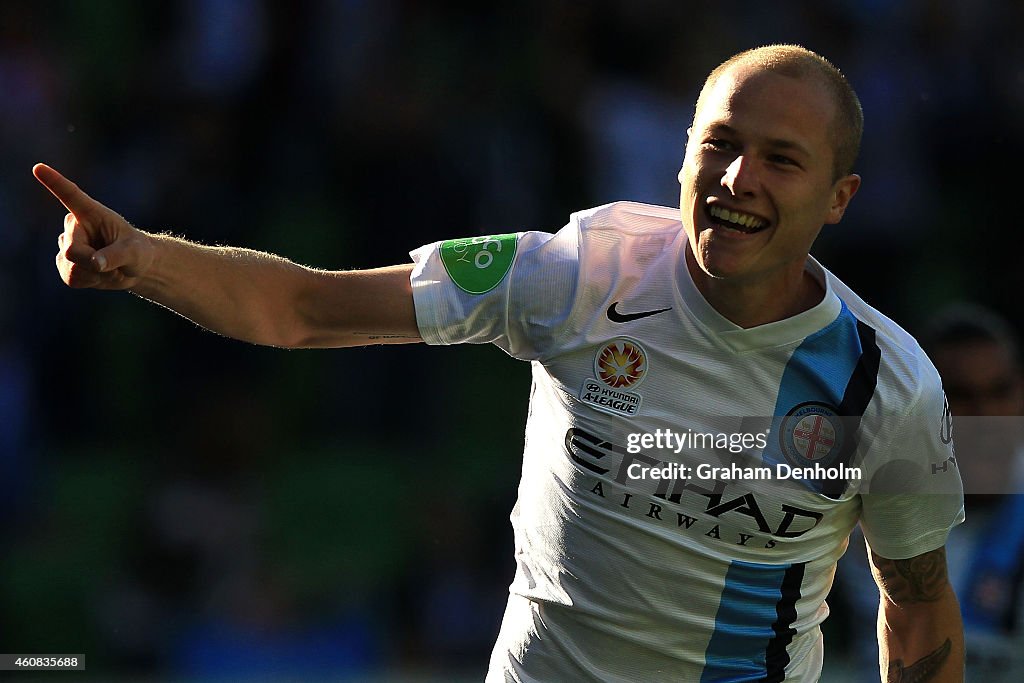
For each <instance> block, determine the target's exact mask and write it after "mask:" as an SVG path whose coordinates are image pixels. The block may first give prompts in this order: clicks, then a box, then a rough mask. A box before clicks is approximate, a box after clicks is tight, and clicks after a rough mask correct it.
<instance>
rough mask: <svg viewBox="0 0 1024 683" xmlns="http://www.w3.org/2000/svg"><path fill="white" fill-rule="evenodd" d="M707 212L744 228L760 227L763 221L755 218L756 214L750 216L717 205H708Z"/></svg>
mask: <svg viewBox="0 0 1024 683" xmlns="http://www.w3.org/2000/svg"><path fill="white" fill-rule="evenodd" d="M709 212H710V213H711V215H712V216H714V217H715V218H719V219H721V220H723V221H728V222H730V223H735V224H736V225H740V226H742V227H744V228H752V229H755V228H760V227H761V226H762V225H764V221H762V220H761V219H760V218H757V217H756V216H751V215H750V214H746V213H739V212H737V211H729V210H728V209H723V208H721V207H718V206H712V207H710V208H709Z"/></svg>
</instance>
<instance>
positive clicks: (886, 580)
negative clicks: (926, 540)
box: [871, 548, 948, 666]
mask: <svg viewBox="0 0 1024 683" xmlns="http://www.w3.org/2000/svg"><path fill="white" fill-rule="evenodd" d="M871 564H872V565H873V569H874V574H875V580H876V581H878V586H879V587H880V588H881V589H882V592H883V593H884V594H885V595H887V596H888V597H889V598H890V599H891V600H892V601H893V602H895V603H897V604H901V603H902V604H905V603H908V602H935V601H936V600H938V599H939V598H941V597H942V595H943V593H944V592H945V589H946V586H947V585H948V581H947V578H946V549H945V548H938V549H937V550H933V551H931V552H927V553H924V554H922V555H918V556H917V557H911V558H910V559H909V560H889V559H886V558H884V557H881V556H880V555H878V554H876V553H875V552H874V551H872V552H871ZM915 666H916V665H915Z"/></svg>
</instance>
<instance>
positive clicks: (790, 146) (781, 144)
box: [708, 123, 812, 157]
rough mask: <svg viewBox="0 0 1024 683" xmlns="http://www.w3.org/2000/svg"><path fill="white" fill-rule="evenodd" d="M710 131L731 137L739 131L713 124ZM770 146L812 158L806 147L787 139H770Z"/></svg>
mask: <svg viewBox="0 0 1024 683" xmlns="http://www.w3.org/2000/svg"><path fill="white" fill-rule="evenodd" d="M708 131H709V132H712V133H715V132H720V133H727V134H729V135H737V134H738V131H737V130H736V129H735V128H733V127H732V126H730V125H729V124H727V123H713V124H711V125H710V126H708ZM768 145H769V146H770V147H772V148H773V149H783V150H794V151H797V152H799V153H801V154H803V155H804V156H805V157H811V156H812V154H811V153H810V151H808V149H807V148H806V147H804V146H803V145H801V144H800V143H799V142H796V141H794V140H786V139H785V138H769V139H768Z"/></svg>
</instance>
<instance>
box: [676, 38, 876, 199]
mask: <svg viewBox="0 0 1024 683" xmlns="http://www.w3.org/2000/svg"><path fill="white" fill-rule="evenodd" d="M745 66H752V67H755V68H757V69H759V70H762V71H771V72H773V73H777V74H780V75H783V76H788V77H790V78H807V77H808V76H818V77H820V78H821V80H822V82H823V83H824V84H825V86H826V88H827V89H828V92H829V94H830V95H831V96H832V101H833V102H834V103H835V106H836V115H835V118H834V119H833V121H832V122H831V131H830V134H831V138H832V147H833V166H832V172H833V176H834V177H833V180H838V179H839V178H842V177H843V176H845V175H848V174H849V173H852V172H853V165H854V163H855V162H856V161H857V155H858V154H859V153H860V139H861V135H863V133H864V110H863V109H862V108H861V106H860V99H859V98H858V97H857V93H856V92H854V90H853V87H852V86H851V85H850V82H849V81H847V80H846V76H844V75H843V74H842V72H840V71H839V69H838V68H836V66H835V65H834V64H832V62H830V61H828V60H827V59H825V58H824V57H822V56H821V55H819V54H818V53H816V52H812V51H811V50H808V49H807V48H805V47H803V46H801V45H765V46H763V47H756V48H753V49H750V50H746V51H744V52H740V53H739V54H736V55H733V56H732V57H730V58H729V59H727V60H725V61H724V62H722V63H721V64H719V65H718V66H717V67H715V69H714V70H713V71H712V72H711V73H710V74H708V77H707V80H705V81H704V87H703V88H701V91H700V96H699V97H698V98H697V106H696V109H695V112H699V111H700V108H701V105H702V104H703V101H704V97H705V95H706V94H707V93H708V92H710V90H711V88H712V87H713V86H714V85H715V83H717V82H718V79H719V78H720V77H721V76H722V74H724V73H726V72H727V71H729V70H730V69H732V68H733V67H745ZM694 118H696V113H695V114H694Z"/></svg>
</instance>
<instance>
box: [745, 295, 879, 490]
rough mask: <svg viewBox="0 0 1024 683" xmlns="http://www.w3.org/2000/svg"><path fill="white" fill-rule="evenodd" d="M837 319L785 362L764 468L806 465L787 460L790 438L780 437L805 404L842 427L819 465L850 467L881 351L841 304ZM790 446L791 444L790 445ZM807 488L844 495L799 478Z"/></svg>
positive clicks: (831, 485)
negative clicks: (831, 413) (820, 407)
mask: <svg viewBox="0 0 1024 683" xmlns="http://www.w3.org/2000/svg"><path fill="white" fill-rule="evenodd" d="M841 303H842V307H841V309H840V311H839V315H838V316H837V317H836V319H835V320H834V321H833V322H832V323H831V324H830V325H829V326H828V327H825V328H823V329H821V330H819V331H818V332H815V333H814V334H812V335H810V336H808V337H807V338H805V339H804V340H803V342H801V344H800V346H798V347H797V348H796V350H795V351H794V352H793V354H792V355H791V356H790V358H789V362H788V363H786V368H785V370H783V373H782V380H781V381H780V382H779V394H778V397H777V398H776V399H775V410H774V416H775V419H774V420H773V421H772V432H773V433H774V435H775V436H774V437H773V438H769V440H768V446H767V447H766V448H765V449H764V452H763V454H762V460H763V462H764V464H766V465H769V466H773V465H776V464H779V463H786V462H787V461H788V462H789V463H790V464H793V465H797V466H800V465H802V464H810V463H809V462H808V463H801V462H797V461H795V460H792V459H787V456H786V454H785V453H784V452H783V448H784V447H783V445H782V443H781V441H783V440H785V439H787V438H791V437H787V435H786V434H785V433H784V430H783V427H784V424H785V418H786V416H788V415H790V414H791V413H792V412H793V411H794V410H795V409H797V408H800V407H801V406H806V405H807V404H823V406H825V407H827V409H828V410H830V411H835V412H834V417H833V418H832V419H833V420H838V422H836V423H835V425H836V426H838V427H841V428H842V429H841V432H842V434H841V438H842V440H841V442H840V443H839V444H838V450H836V451H835V452H834V453H833V454H831V455H829V456H828V457H827V458H826V460H824V461H822V462H821V463H820V464H821V465H823V466H826V467H828V466H832V465H836V464H838V463H839V462H843V463H844V464H847V465H849V464H850V462H849V461H850V458H851V457H852V456H853V454H854V451H855V449H856V444H857V440H858V434H857V431H858V428H859V426H860V417H861V416H862V415H863V414H864V410H865V408H866V407H867V405H868V402H869V401H870V400H871V397H872V396H873V395H874V392H875V384H876V382H877V378H878V364H879V355H880V352H879V349H878V346H877V344H876V343H875V331H874V330H873V329H872V328H870V327H869V326H867V325H865V324H864V323H862V322H860V321H858V320H857V318H856V317H854V315H853V313H851V312H850V309H849V308H848V307H847V306H846V303H845V302H841ZM790 446H791V445H790ZM800 481H802V483H803V484H804V485H806V486H807V487H808V488H811V489H813V490H815V491H817V492H818V493H821V494H823V495H826V496H828V497H830V498H836V497H838V496H839V495H841V494H842V492H843V489H844V488H845V482H844V481H843V480H841V479H803V480H800Z"/></svg>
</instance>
